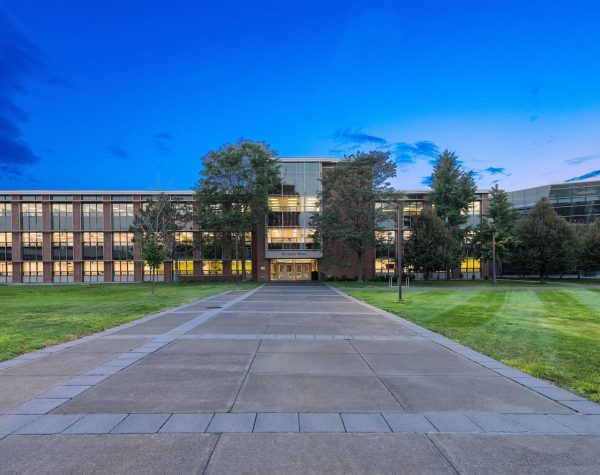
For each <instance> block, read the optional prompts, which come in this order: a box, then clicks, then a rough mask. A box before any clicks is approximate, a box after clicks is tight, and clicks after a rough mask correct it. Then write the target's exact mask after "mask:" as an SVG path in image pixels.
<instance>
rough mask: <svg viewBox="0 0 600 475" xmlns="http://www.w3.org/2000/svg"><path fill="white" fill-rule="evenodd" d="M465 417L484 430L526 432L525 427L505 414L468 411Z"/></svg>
mask: <svg viewBox="0 0 600 475" xmlns="http://www.w3.org/2000/svg"><path fill="white" fill-rule="evenodd" d="M467 417H469V419H471V420H472V421H473V422H475V424H477V425H478V426H479V427H481V428H482V429H483V430H484V431H486V432H500V433H502V432H508V433H519V432H526V429H525V428H524V427H522V426H520V425H519V424H518V423H517V422H516V421H515V420H514V419H512V418H511V417H510V416H509V415H507V414H497V413H492V412H488V413H483V412H480V413H468V414H467Z"/></svg>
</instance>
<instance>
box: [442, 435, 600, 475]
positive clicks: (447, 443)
mask: <svg viewBox="0 0 600 475" xmlns="http://www.w3.org/2000/svg"><path fill="white" fill-rule="evenodd" d="M430 438H431V440H433V441H434V442H435V444H436V445H437V446H438V447H439V448H440V450H441V451H442V453H443V454H444V456H445V457H446V458H447V459H448V460H449V461H450V462H451V463H452V465H453V466H454V467H455V468H456V470H458V472H459V473H464V474H480V473H486V474H506V473H527V474H540V475H541V474H544V475H546V474H557V475H564V474H566V473H569V474H586V475H587V474H592V473H598V454H599V453H600V437H598V436H578V435H571V436H531V435H466V434H464V435H463V434H460V435H450V434H431V435H430Z"/></svg>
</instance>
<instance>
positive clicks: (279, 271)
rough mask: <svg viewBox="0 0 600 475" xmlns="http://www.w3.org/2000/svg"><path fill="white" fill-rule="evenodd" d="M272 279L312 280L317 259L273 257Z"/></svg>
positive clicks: (316, 268)
mask: <svg viewBox="0 0 600 475" xmlns="http://www.w3.org/2000/svg"><path fill="white" fill-rule="evenodd" d="M270 264H271V280H283V281H286V280H287V281H290V280H311V278H312V272H313V271H316V270H318V267H317V259H271V263H270Z"/></svg>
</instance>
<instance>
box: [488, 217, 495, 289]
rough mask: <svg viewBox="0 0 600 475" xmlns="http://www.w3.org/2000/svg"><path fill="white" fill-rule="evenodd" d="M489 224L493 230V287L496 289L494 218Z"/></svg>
mask: <svg viewBox="0 0 600 475" xmlns="http://www.w3.org/2000/svg"><path fill="white" fill-rule="evenodd" d="M488 222H489V223H490V225H491V228H492V286H493V287H496V226H495V224H494V220H493V219H492V218H490V219H489V220H488Z"/></svg>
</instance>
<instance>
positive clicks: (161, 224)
mask: <svg viewBox="0 0 600 475" xmlns="http://www.w3.org/2000/svg"><path fill="white" fill-rule="evenodd" d="M190 219H191V216H190V214H189V211H188V210H186V208H185V207H183V206H181V205H180V204H179V203H176V202H173V201H172V200H171V198H169V197H168V196H167V195H165V194H164V193H161V194H160V195H158V197H157V198H156V199H149V200H148V201H147V202H146V203H145V204H144V206H143V207H142V209H141V210H140V212H139V213H137V214H136V216H135V217H134V219H133V224H132V225H131V229H130V230H131V232H132V233H133V234H134V241H135V242H138V243H139V244H140V246H141V249H142V259H143V260H144V262H146V264H147V265H148V267H150V270H151V273H152V293H153V294H154V291H155V288H154V282H155V280H156V271H157V270H158V268H159V267H160V265H161V264H162V263H163V262H164V261H165V260H166V259H171V258H173V255H174V250H175V233H176V232H177V231H179V230H181V229H182V228H183V226H184V225H185V223H186V222H187V221H189V220H190Z"/></svg>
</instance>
